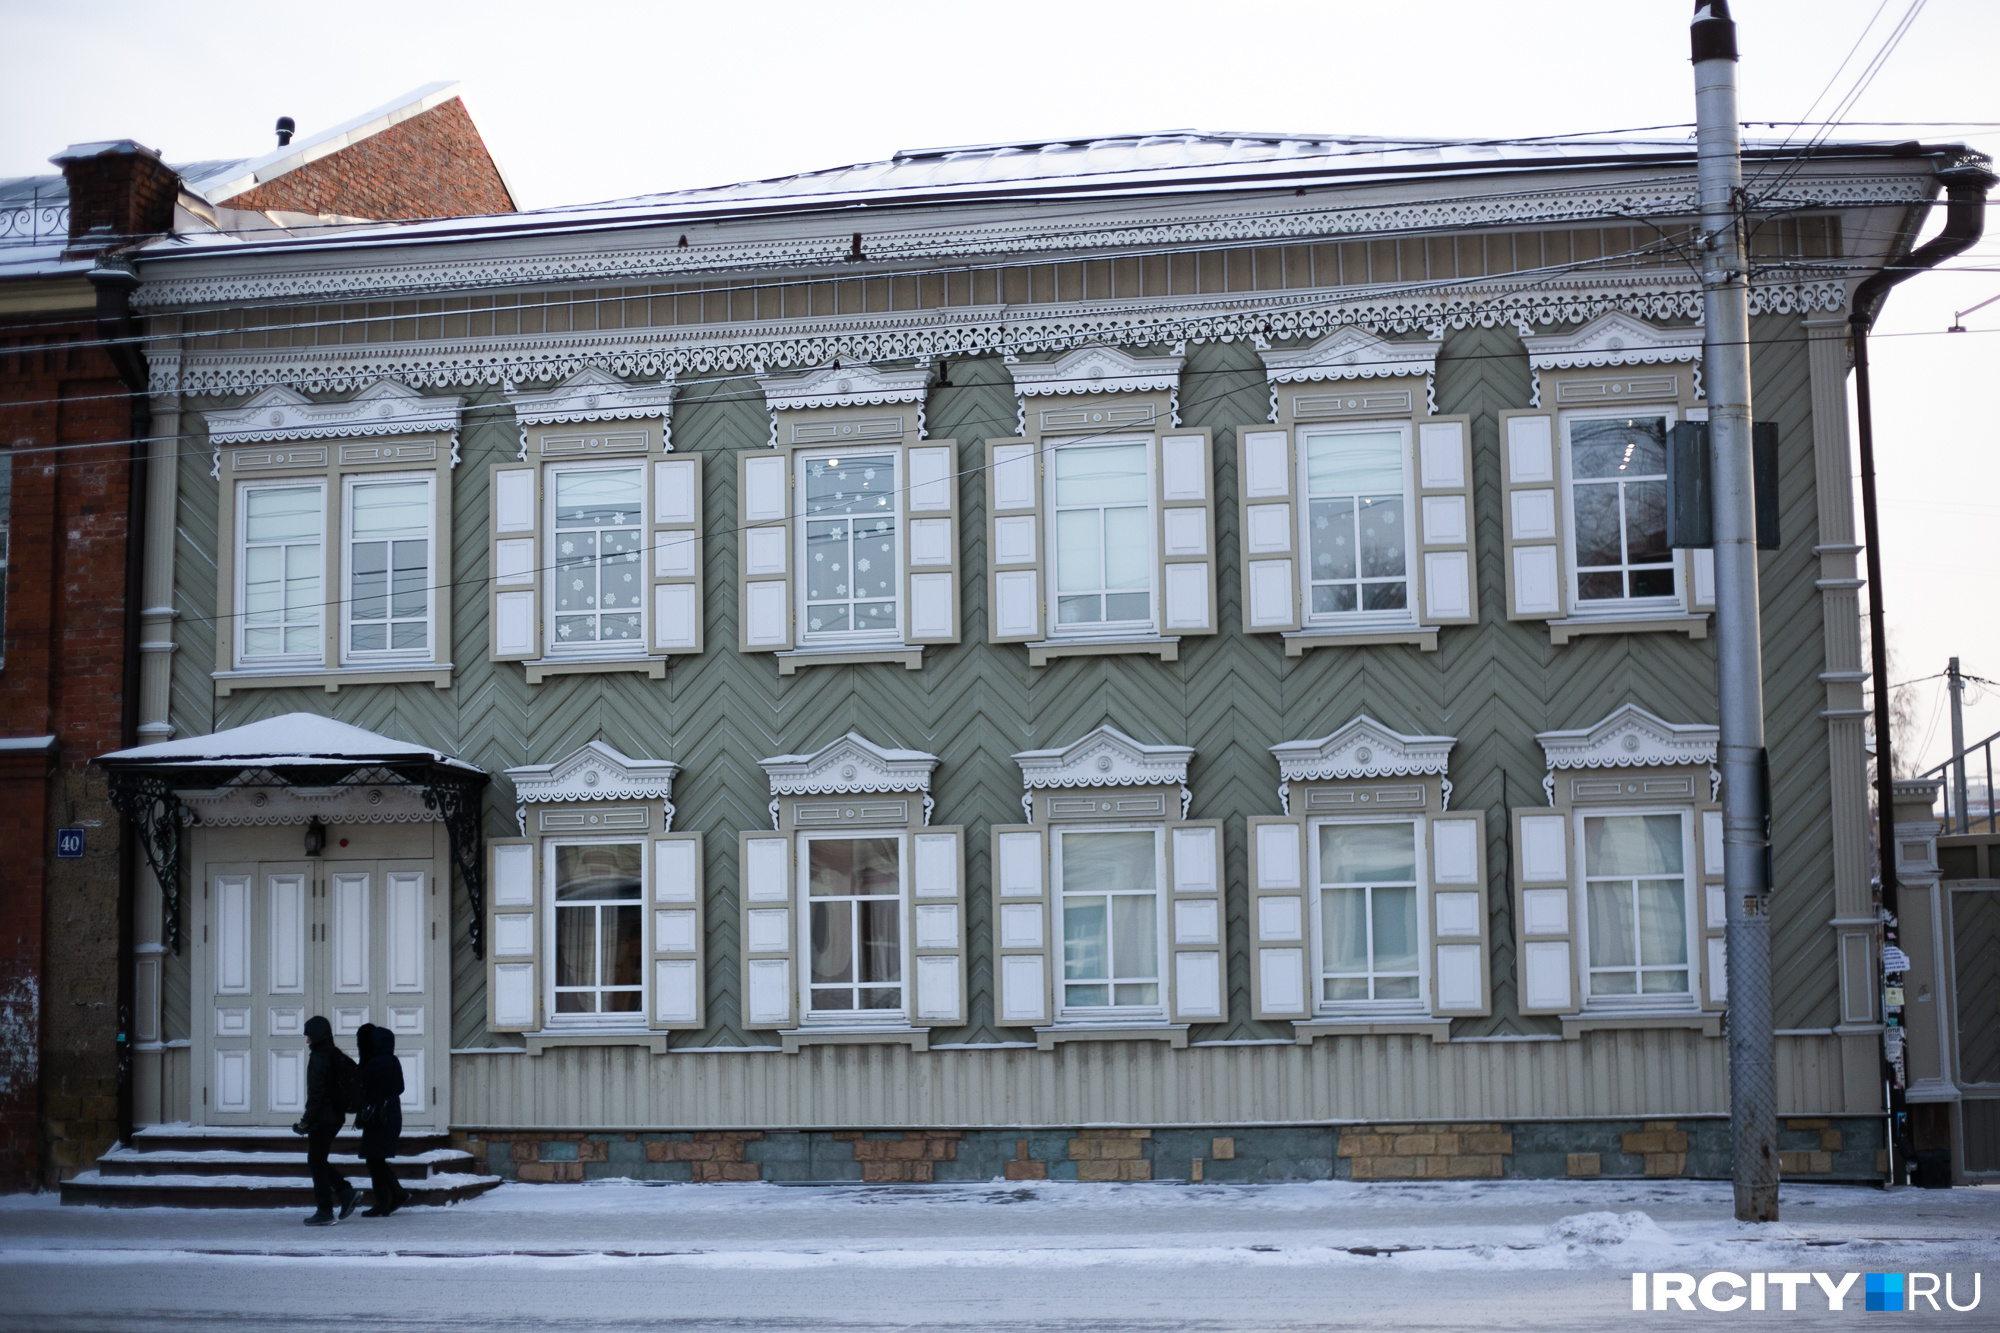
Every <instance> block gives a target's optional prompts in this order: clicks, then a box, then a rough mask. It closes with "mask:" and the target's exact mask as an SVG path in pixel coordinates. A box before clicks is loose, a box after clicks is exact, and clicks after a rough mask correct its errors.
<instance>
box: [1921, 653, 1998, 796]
mask: <svg viewBox="0 0 2000 1333" xmlns="http://www.w3.org/2000/svg"><path fill="white" fill-rule="evenodd" d="M1933 660H1935V659H1933ZM1944 673H1945V675H1946V677H1948V678H1949V680H1950V682H1951V761H1952V762H1951V812H1952V813H1953V814H1954V815H1956V816H1958V818H1956V819H1954V820H1953V821H1952V822H1953V823H1954V824H1956V825H1957V826H1958V831H1959V832H1960V833H1968V832H1970V831H1971V829H1972V825H1971V821H1970V819H1969V812H1968V811H1967V809H1966V804H1965V677H1964V676H1962V675H1960V674H1959V671H1958V659H1957V658H1956V657H1954V658H1952V659H1951V665H1950V666H1948V667H1946V668H1945V671H1944ZM1986 799H1987V804H1988V805H1989V806H1990V805H1991V804H1992V800H1993V798H1992V796H1991V795H1988V797H1987V798H1986Z"/></svg>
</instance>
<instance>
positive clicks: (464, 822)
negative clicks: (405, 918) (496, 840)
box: [423, 775, 486, 958]
mask: <svg viewBox="0 0 2000 1333" xmlns="http://www.w3.org/2000/svg"><path fill="white" fill-rule="evenodd" d="M485 786H486V780H485V777H484V775H481V776H480V777H478V778H469V779H466V780H463V781H455V780H452V779H449V778H442V777H439V776H436V775H433V776H432V777H430V778H429V779H427V780H425V781H424V782H423V793H424V809H426V810H435V811H436V812H437V815H438V818H439V819H440V820H442V821H443V823H444V831H445V837H446V838H447V839H448V840H449V841H450V843H451V861H452V864H453V865H454V866H456V867H457V868H458V877H459V879H460V881H461V882H463V883H464V885H465V898H466V901H467V903H469V904H470V905H471V908H472V919H471V920H470V921H469V922H467V930H468V932H469V933H470V935H471V937H472V956H473V957H474V958H484V957H485V956H486V857H485V847H486V839H485V837H484V836H483V829H482V827H481V824H480V814H481V805H482V801H481V794H482V792H483V790H484V788H485Z"/></svg>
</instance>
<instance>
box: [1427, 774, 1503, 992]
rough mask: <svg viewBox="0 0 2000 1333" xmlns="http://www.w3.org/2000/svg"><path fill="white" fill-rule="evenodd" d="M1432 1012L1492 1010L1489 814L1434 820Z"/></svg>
mask: <svg viewBox="0 0 2000 1333" xmlns="http://www.w3.org/2000/svg"><path fill="white" fill-rule="evenodd" d="M1428 832H1429V835H1430V839H1429V840H1430V856H1431V864H1430V874H1429V876H1428V878H1429V880H1430V900H1431V922H1430V925H1431V930H1430V934H1431V948H1432V950H1433V951H1434V952H1433V956H1432V967H1431V984H1432V987H1433V994H1432V997H1431V1000H1432V1003H1431V1011H1432V1012H1433V1013H1435V1014H1438V1015H1441V1016H1444V1017H1452V1018H1457V1017H1461V1016H1462V1017H1466V1018H1475V1017H1481V1016H1483V1015H1486V1014H1490V1013H1492V1012H1493V978H1492V962H1491V959H1492V950H1491V948H1490V947H1489V945H1490V938H1489V934H1488V930H1489V928H1488V924H1487V923H1488V912H1487V899H1486V879H1487V876H1486V815H1485V813H1484V812H1483V811H1479V810H1468V811H1464V812H1460V811H1456V810H1454V811H1453V812H1452V813H1450V814H1448V815H1439V816H1437V817H1436V818H1434V819H1432V820H1430V821H1429V826H1428Z"/></svg>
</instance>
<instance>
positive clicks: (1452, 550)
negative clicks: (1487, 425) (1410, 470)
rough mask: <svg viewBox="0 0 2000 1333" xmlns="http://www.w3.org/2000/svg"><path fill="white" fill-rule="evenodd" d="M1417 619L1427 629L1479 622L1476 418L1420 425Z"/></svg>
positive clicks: (1430, 420)
mask: <svg viewBox="0 0 2000 1333" xmlns="http://www.w3.org/2000/svg"><path fill="white" fill-rule="evenodd" d="M1416 434H1417V439H1416V447H1417V459H1416V462H1417V466H1416V476H1417V513H1416V522H1417V541H1418V548H1417V549H1418V551H1419V552H1420V556H1419V558H1418V561H1417V566H1418V577H1419V579H1420V580H1421V591H1420V598H1419V601H1418V608H1419V610H1418V619H1419V620H1420V621H1421V622H1422V623H1423V624H1426V625H1476V624H1478V623H1479V569H1478V566H1477V564H1476V563H1475V562H1474V558H1473V555H1474V542H1473V513H1472V419H1471V418H1470V417H1429V418H1425V419H1422V420H1419V421H1418V422H1417V432H1416Z"/></svg>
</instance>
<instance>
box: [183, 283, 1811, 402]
mask: <svg viewBox="0 0 2000 1333" xmlns="http://www.w3.org/2000/svg"><path fill="white" fill-rule="evenodd" d="M1846 303H1847V284H1846V283H1845V282H1844V281H1842V280H1840V279H1837V278H1835V279H1827V280H1823V281H1812V282H1799V283H1784V284H1760V285H1757V286H1753V287H1752V288H1751V289H1750V309H1751V312H1752V313H1753V314H1764V313H1774V312H1775V313H1786V314H1792V313H1804V312H1807V311H1819V310H1827V311H1833V310H1840V309H1842V308H1844V307H1845V305H1846ZM1609 310H1622V311H1624V312H1626V313H1628V314H1632V315H1636V316H1641V317H1644V318H1648V319H1692V318H1696V317H1697V316H1699V315H1700V313H1701V288H1700V286H1699V285H1698V284H1697V283H1695V282H1694V280H1693V279H1692V278H1680V277H1676V276H1672V275H1665V274H1654V275H1651V276H1649V277H1647V278H1645V279H1643V280H1636V281H1631V282H1623V283H1614V282H1601V283H1592V284H1587V285H1578V284H1574V283H1572V284H1569V285H1566V286H1564V287H1562V288H1560V289H1553V288H1549V287H1546V286H1542V285H1538V284H1532V283H1530V282H1525V281H1524V282H1516V283H1513V284H1497V283H1496V284H1490V285H1485V286H1481V287H1472V286H1454V287H1450V288H1447V289H1442V290H1441V289H1437V288H1429V289H1426V290H1424V291H1421V292H1410V291H1401V292H1386V291H1385V292H1364V293H1357V292H1354V291H1352V290H1348V291H1340V290H1338V289H1321V290H1317V291H1295V292H1275V291H1272V292H1258V293H1241V294H1232V295H1231V296H1230V297H1228V298H1226V299H1224V300H1202V301H1190V300H1189V299H1187V298H1181V297H1174V298H1146V299H1143V300H1133V301H1126V302H1103V303H1099V304H1095V305H1071V306H1054V305H1051V306H1047V307H1042V308H1039V309H1037V308H1017V309H1012V310H1008V311H1005V312H1002V311H999V310H996V309H993V308H990V307H988V308H968V309H966V310H963V311H901V312H885V313H882V314H877V315H845V316H827V317H823V318H817V319H810V320H808V319H800V320H790V321H775V320H774V321H769V322H767V323H744V324H740V325H702V326H695V327H674V328H663V329H658V330H644V329H640V330H635V329H616V330H602V331H598V332H593V333H569V334H546V335H524V336H520V337H504V338H484V339H478V340H452V341H444V340H436V341H431V342H413V343H407V344H397V345H376V346H372V347H365V348H355V349H335V348H314V349H309V350H303V351H289V350H271V349H258V350H245V351H183V352H181V353H179V355H178V357H172V356H155V355H151V354H149V357H148V360H149V362H150V364H151V367H152V377H153V379H152V386H151V389H152V392H154V393H156V394H169V393H176V392H178V393H186V394H241V393H251V392H255V391H256V390H258V389H260V388H264V387H266V386H269V385H273V384H285V385H292V386H296V387H298V388H301V389H304V390H307V391H310V392H316V393H319V392H342V391H346V390H350V389H352V388H354V387H356V386H358V385H361V384H366V383H369V382H371V381H373V380H376V379H379V378H382V377H384V376H387V375H393V376H395V377H396V378H398V379H400V380H402V381H404V382H405V383H408V384H412V385H425V386H439V387H443V386H452V385H461V386H474V385H482V384H491V385H498V384H502V383H504V382H507V381H523V380H525V381H530V382H544V381H548V380H560V379H564V378H567V377H568V376H571V375H574V374H576V373H577V372H578V371H580V370H583V369H585V368H588V367H599V368H602V369H604V370H607V371H609V372H610V373H611V374H613V375H618V376H640V377H656V376H661V375H668V374H673V375H677V376H687V375H696V374H713V373H717V372H730V371H754V372H758V373H761V372H762V371H763V369H764V368H765V367H767V366H796V365H822V364H825V363H827V362H829V361H832V360H835V359H839V360H841V361H843V362H845V361H847V360H850V359H852V360H856V361H868V362H880V361H897V360H934V359H937V358H940V357H946V356H981V355H994V354H1003V355H1004V354H1019V353H1023V352H1040V351H1056V350H1062V349H1067V348H1072V347H1078V346H1082V345H1085V344H1089V343H1101V344H1106V345H1116V346H1125V347H1132V346H1149V345H1156V344H1159V343H1165V342H1212V341H1219V342H1233V341H1236V340H1238V339H1246V340H1247V339H1251V338H1253V337H1257V336H1269V337H1274V338H1281V339H1283V338H1322V337H1325V336H1326V335H1327V334H1328V333H1330V332H1332V331H1333V330H1335V329H1337V328H1340V327H1342V326H1344V325H1356V326H1359V327H1362V328H1367V329H1370V330H1373V331H1377V332H1381V331H1394V332H1408V331H1410V330H1413V329H1429V328H1444V329H1468V328H1475V327H1476V328H1493V327H1496V326H1501V325H1509V324H1513V325H1530V326H1533V325H1551V324H1575V323H1581V322H1584V321H1586V320H1590V319H1594V318H1596V317H1597V316H1598V315H1601V314H1603V313H1605V312H1606V311H1609Z"/></svg>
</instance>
